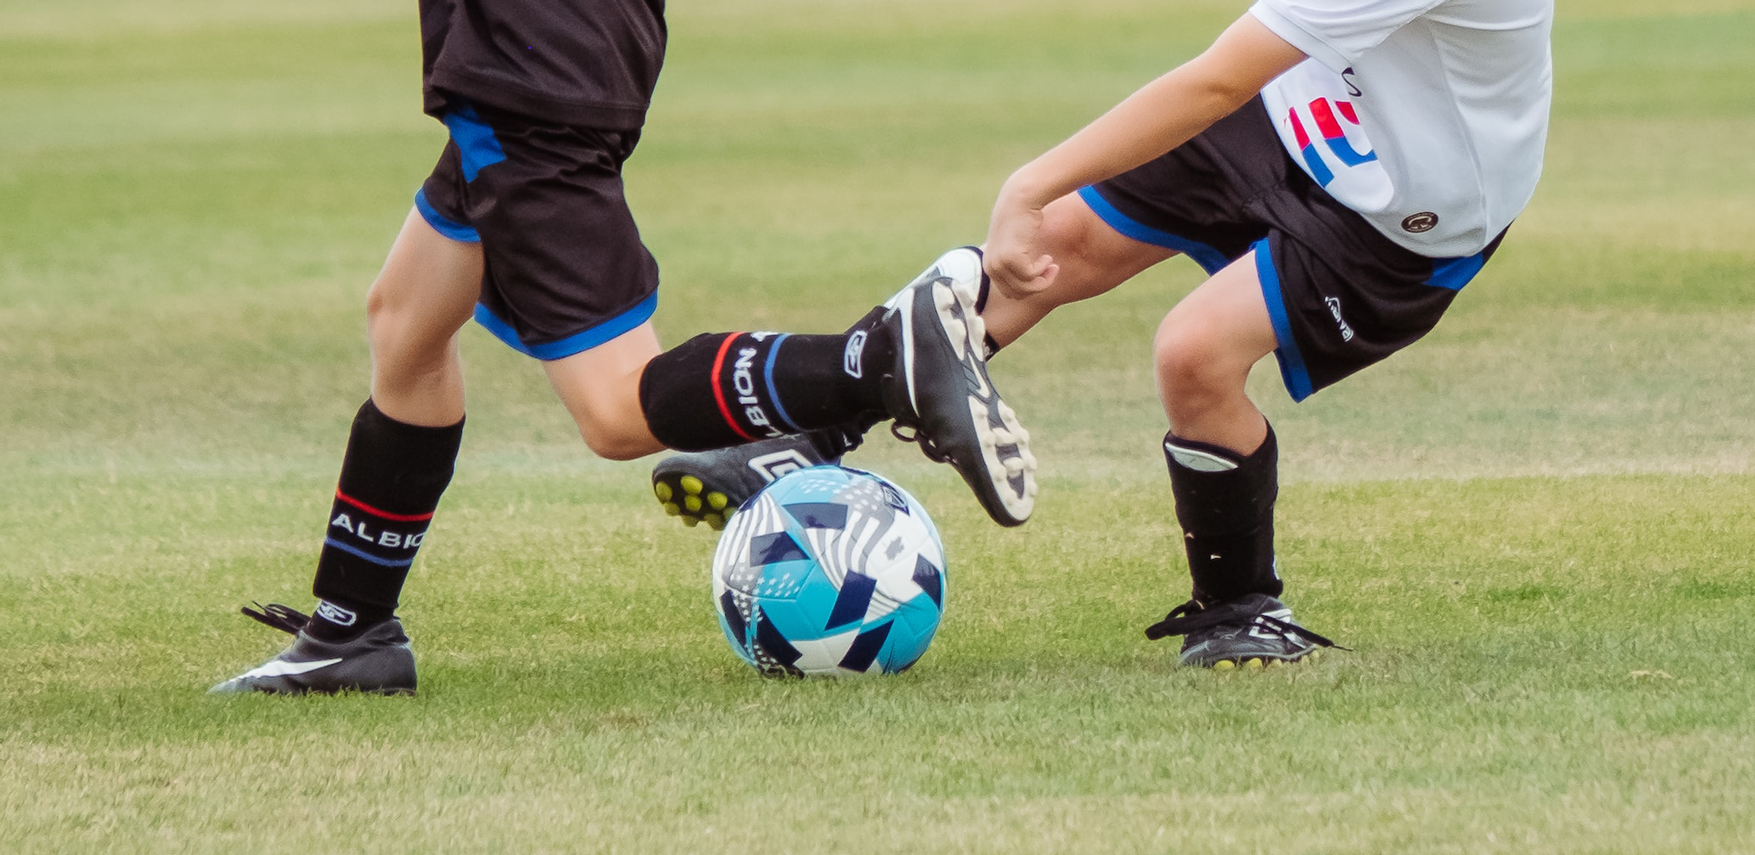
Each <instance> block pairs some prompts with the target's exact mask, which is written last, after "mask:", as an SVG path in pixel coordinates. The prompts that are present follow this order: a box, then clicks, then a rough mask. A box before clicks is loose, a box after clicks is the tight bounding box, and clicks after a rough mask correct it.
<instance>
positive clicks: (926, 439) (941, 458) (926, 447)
mask: <svg viewBox="0 0 1755 855" xmlns="http://www.w3.org/2000/svg"><path fill="white" fill-rule="evenodd" d="M904 428H906V429H907V430H908V431H909V432H908V433H903V432H902V430H903V429H904ZM890 435H891V436H894V437H895V438H897V439H899V440H901V441H903V442H912V443H914V444H916V445H918V446H920V453H921V454H924V455H926V458H927V459H928V460H931V461H932V462H934V463H945V462H947V461H949V460H950V459H951V455H950V453H949V452H945V451H940V450H939V447H938V444H937V443H935V442H933V441H932V437H930V436H927V435H926V434H924V433H921V432H920V428H917V427H915V426H913V425H905V424H902V423H901V422H891V423H890Z"/></svg>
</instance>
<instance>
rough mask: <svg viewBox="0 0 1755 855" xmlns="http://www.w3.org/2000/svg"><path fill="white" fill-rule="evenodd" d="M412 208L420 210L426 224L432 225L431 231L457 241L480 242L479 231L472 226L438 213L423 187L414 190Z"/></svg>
mask: <svg viewBox="0 0 1755 855" xmlns="http://www.w3.org/2000/svg"><path fill="white" fill-rule="evenodd" d="M414 209H415V210H417V211H419V212H420V217H421V219H423V220H426V221H427V225H429V226H432V227H433V231H435V232H438V233H439V234H441V235H444V236H445V237H448V238H450V239H452V240H454V241H457V242H458V243H481V232H478V231H476V230H475V227H474V226H467V225H464V224H463V223H459V222H457V221H456V220H453V219H451V218H449V217H447V216H445V215H444V214H441V213H439V209H438V208H435V207H433V203H431V202H428V201H427V191H426V188H424V187H423V188H421V189H419V190H416V191H414Z"/></svg>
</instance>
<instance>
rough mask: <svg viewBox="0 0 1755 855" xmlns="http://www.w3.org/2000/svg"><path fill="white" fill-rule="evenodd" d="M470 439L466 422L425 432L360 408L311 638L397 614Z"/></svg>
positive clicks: (320, 572)
mask: <svg viewBox="0 0 1755 855" xmlns="http://www.w3.org/2000/svg"><path fill="white" fill-rule="evenodd" d="M462 439H463V423H462V422H458V423H457V424H454V425H450V426H448V427H436V428H434V427H420V426H418V425H411V424H404V423H402V422H399V421H396V420H395V419H392V418H390V417H389V416H386V415H384V413H383V412H382V411H380V410H379V409H378V407H377V405H376V404H374V403H372V402H371V401H370V400H367V401H366V403H365V405H364V406H361V407H360V410H359V414H358V415H356V416H354V420H353V432H352V433H351V434H350V435H349V436H348V440H347V454H346V456H345V457H343V458H342V462H341V478H340V483H339V484H338V486H337V487H336V490H335V503H334V505H333V506H332V507H331V509H330V511H329V530H328V536H327V537H326V538H325V539H324V541H323V551H322V554H321V555H319V556H318V558H317V579H316V581H315V582H314V583H313V584H312V586H311V587H312V593H315V594H316V595H317V598H318V599H319V600H321V601H322V602H320V603H318V605H317V613H316V614H315V615H314V616H312V619H311V623H310V624H309V625H308V626H306V627H305V631H306V632H307V633H309V634H310V635H312V636H313V637H316V638H320V639H324V640H328V641H335V640H341V639H344V638H349V637H351V636H354V635H357V634H358V633H359V632H360V631H361V630H363V629H365V628H367V627H369V626H372V625H373V624H376V623H378V622H380V621H383V620H385V619H388V618H389V617H391V616H392V615H394V614H395V612H396V603H397V600H398V598H399V597H400V596H401V594H402V583H403V582H404V581H406V580H407V578H408V569H409V566H410V565H412V564H413V563H414V555H415V552H416V551H417V550H418V549H420V545H421V541H422V540H424V539H425V538H426V532H427V526H428V525H430V524H431V522H432V518H433V511H434V509H436V508H437V507H438V506H439V496H441V495H442V494H443V493H444V492H445V487H446V485H448V484H450V483H451V471H452V469H453V467H454V466H455V465H456V462H457V450H458V447H459V446H460V444H461V443H462Z"/></svg>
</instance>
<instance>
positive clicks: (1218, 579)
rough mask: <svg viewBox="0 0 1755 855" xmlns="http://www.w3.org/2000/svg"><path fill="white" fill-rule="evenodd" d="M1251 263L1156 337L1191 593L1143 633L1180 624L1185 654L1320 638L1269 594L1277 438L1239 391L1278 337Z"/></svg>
mask: <svg viewBox="0 0 1755 855" xmlns="http://www.w3.org/2000/svg"><path fill="white" fill-rule="evenodd" d="M1259 251H1261V252H1266V246H1265V244H1263V246H1262V247H1261V248H1260V250H1259ZM1257 271H1258V268H1257V263H1256V256H1255V254H1254V253H1251V254H1250V255H1246V256H1244V257H1243V258H1242V259H1240V260H1238V261H1237V262H1235V263H1233V264H1231V265H1230V266H1228V267H1226V268H1225V269H1224V270H1222V271H1220V272H1219V273H1218V274H1217V275H1215V276H1213V277H1212V278H1211V279H1209V280H1207V282H1206V283H1205V284H1203V285H1201V286H1200V287H1199V288H1197V289H1195V290H1194V292H1193V293H1191V294H1189V296H1188V297H1187V298H1186V299H1184V300H1183V301H1182V302H1181V303H1179V304H1177V306H1176V308H1175V309H1173V310H1172V311H1171V312H1170V314H1169V315H1168V316H1166V317H1165V319H1164V322H1163V324H1162V325H1161V326H1160V327H1159V329H1158V336H1157V340H1156V342H1155V346H1154V356H1155V360H1156V367H1157V373H1158V388H1159V394H1160V396H1161V398H1162V400H1163V404H1164V410H1165V413H1166V415H1168V416H1169V418H1170V425H1171V429H1170V432H1169V433H1168V434H1167V435H1166V436H1165V437H1164V456H1165V460H1166V463H1167V464H1168V466H1169V469H1170V486H1171V493H1172V495H1173V496H1174V498H1175V502H1176V517H1177V521H1178V522H1179V523H1180V524H1181V526H1182V530H1183V546H1184V549H1185V552H1186V554H1187V557H1188V566H1189V573H1190V575H1191V576H1192V577H1193V589H1194V593H1193V597H1192V598H1191V599H1190V601H1189V602H1188V603H1186V604H1184V605H1183V606H1180V607H1178V609H1177V610H1176V611H1174V612H1172V613H1171V615H1170V616H1169V617H1168V618H1167V619H1166V620H1165V621H1163V622H1161V623H1159V624H1157V625H1154V626H1153V627H1152V628H1150V629H1148V630H1147V635H1148V637H1152V638H1161V637H1164V636H1167V635H1183V636H1184V644H1183V648H1182V655H1181V662H1182V663H1183V664H1185V665H1200V666H1206V667H1234V666H1236V665H1238V664H1254V665H1261V664H1264V663H1265V664H1273V663H1278V662H1283V661H1292V660H1296V659H1300V658H1303V657H1304V656H1306V655H1309V654H1310V653H1311V652H1312V651H1314V650H1315V649H1316V648H1317V646H1319V645H1327V644H1329V642H1328V641H1327V639H1323V638H1321V637H1320V636H1317V635H1315V634H1314V633H1311V632H1310V631H1309V630H1305V629H1303V628H1301V627H1299V626H1298V625H1297V624H1296V623H1294V622H1293V620H1292V612H1291V609H1289V608H1287V607H1286V606H1285V604H1284V603H1281V602H1280V601H1279V599H1278V597H1279V596H1280V593H1281V591H1282V590H1283V588H1284V586H1283V584H1282V583H1281V581H1280V578H1279V576H1278V573H1277V568H1276V565H1275V559H1274V524H1273V514H1274V501H1275V499H1276V497H1277V495H1278V492H1279V477H1278V459H1277V458H1278V448H1277V444H1276V443H1275V440H1274V435H1273V430H1272V428H1270V427H1269V425H1268V423H1267V419H1266V418H1265V417H1264V416H1263V415H1262V413H1261V411H1260V410H1259V409H1257V408H1256V406H1255V404H1254V403H1253V402H1252V401H1251V400H1250V399H1249V396H1248V395H1247V394H1246V392H1245V382H1246V381H1247V380H1248V378H1249V371H1250V368H1251V367H1252V366H1254V365H1255V363H1256V362H1259V361H1260V360H1261V358H1262V357H1264V356H1266V355H1267V354H1269V353H1271V352H1273V351H1274V350H1276V349H1277V348H1278V347H1279V341H1278V337H1277V334H1276V331H1275V326H1274V323H1273V320H1272V318H1271V317H1270V314H1269V309H1268V305H1267V303H1266V298H1265V297H1264V293H1263V289H1262V285H1261V280H1260V276H1259V274H1258V272H1257Z"/></svg>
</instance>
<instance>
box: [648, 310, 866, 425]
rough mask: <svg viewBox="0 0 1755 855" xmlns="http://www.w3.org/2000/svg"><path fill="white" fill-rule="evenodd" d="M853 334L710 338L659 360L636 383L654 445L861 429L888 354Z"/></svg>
mask: <svg viewBox="0 0 1755 855" xmlns="http://www.w3.org/2000/svg"><path fill="white" fill-rule="evenodd" d="M877 338H879V337H878V336H873V335H870V333H869V332H868V331H865V330H862V329H861V328H858V327H856V328H855V329H853V330H850V331H848V333H846V334H842V335H787V334H782V333H712V334H704V335H698V336H695V337H694V338H692V339H689V340H688V341H686V342H684V343H683V344H681V345H680V346H678V347H676V348H673V349H671V350H668V351H666V352H664V353H661V354H659V355H658V356H657V357H655V358H653V360H652V361H651V362H649V363H647V364H646V370H645V371H644V372H643V373H642V374H641V375H640V408H641V410H642V411H643V412H644V414H645V416H646V424H647V426H648V427H649V428H650V429H651V431H652V435H653V436H655V437H657V438H658V441H659V442H662V443H664V444H665V445H667V446H669V447H670V448H673V449H676V450H678V451H706V450H710V449H715V448H725V447H727V446H732V445H741V444H743V443H746V442H754V441H756V440H761V439H767V438H769V437H775V436H781V435H783V434H791V433H803V432H807V431H814V430H819V429H823V428H836V427H841V426H843V425H848V424H853V423H859V422H861V420H862V419H865V418H867V417H868V414H869V413H871V412H872V411H874V410H881V409H882V401H881V398H880V396H879V393H878V384H877V383H876V382H875V381H876V380H877V377H876V376H875V375H874V374H873V373H872V372H870V371H867V370H865V366H866V365H868V364H876V365H883V364H886V363H887V360H883V359H881V357H882V356H883V353H882V351H884V350H885V348H887V344H886V343H884V342H880V341H877V340H876V339H877Z"/></svg>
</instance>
